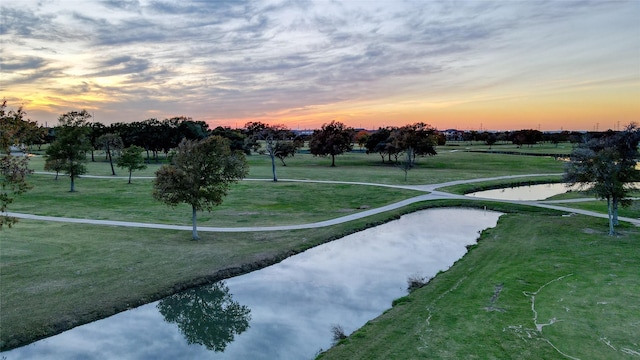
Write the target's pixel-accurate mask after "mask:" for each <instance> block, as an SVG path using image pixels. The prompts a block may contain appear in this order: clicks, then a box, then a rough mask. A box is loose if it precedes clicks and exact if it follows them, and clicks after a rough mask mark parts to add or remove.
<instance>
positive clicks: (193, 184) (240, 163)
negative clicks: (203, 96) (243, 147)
mask: <svg viewBox="0 0 640 360" xmlns="http://www.w3.org/2000/svg"><path fill="white" fill-rule="evenodd" d="M247 173H248V165H247V161H246V158H245V155H244V153H242V152H241V151H232V150H231V149H230V147H229V140H227V139H225V138H223V137H220V136H210V137H208V138H206V139H203V140H187V139H184V140H182V142H181V143H180V144H179V145H178V148H177V149H176V152H175V154H174V155H173V157H172V159H171V164H169V165H163V166H162V167H161V168H160V169H158V171H156V179H155V181H154V184H153V197H154V198H156V199H157V200H160V201H162V202H164V203H166V204H167V205H169V206H176V205H178V204H180V203H186V204H189V205H191V210H192V212H191V219H192V224H193V239H194V240H198V239H199V237H198V231H197V216H196V215H197V211H198V210H203V209H206V210H207V211H211V210H213V207H214V206H217V205H220V204H221V203H222V199H223V197H224V196H225V195H226V194H227V192H228V191H229V188H230V186H231V184H232V183H235V182H237V181H238V180H240V179H242V178H244V177H245V176H246V175H247Z"/></svg>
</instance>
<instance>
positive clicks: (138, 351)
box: [2, 209, 500, 360]
mask: <svg viewBox="0 0 640 360" xmlns="http://www.w3.org/2000/svg"><path fill="white" fill-rule="evenodd" d="M499 216H500V214H499V213H495V212H489V211H481V210H472V209H431V210H425V211H421V212H417V213H412V214H408V215H405V216H403V217H402V218H401V219H399V220H396V221H393V222H390V223H387V224H384V225H381V226H378V227H376V228H372V229H368V230H365V231H361V232H359V233H356V234H352V235H349V236H347V237H345V238H342V239H340V240H338V241H334V242H332V243H329V244H325V245H322V246H319V247H316V248H313V249H310V250H308V251H306V252H304V253H302V254H298V255H296V256H294V257H292V258H289V259H286V260H284V261H282V262H281V263H279V264H276V265H273V266H270V267H268V268H265V269H263V270H260V271H255V272H253V273H250V274H246V275H242V276H238V277H235V278H232V279H228V280H227V281H225V283H226V285H227V286H228V288H229V292H230V294H229V295H230V301H233V302H236V303H237V304H239V305H240V306H246V307H248V308H249V309H250V310H251V312H250V314H249V317H250V321H249V328H248V329H247V330H246V331H243V332H241V333H240V334H236V335H235V337H234V340H233V341H232V342H230V343H228V344H226V347H225V350H224V352H214V351H209V350H207V349H206V347H205V346H202V345H197V344H196V345H189V344H188V343H187V340H186V339H185V334H183V333H182V332H181V331H180V330H179V329H178V327H177V326H176V324H174V323H169V322H167V321H165V318H164V317H163V315H162V314H160V312H159V311H158V302H154V303H151V304H147V305H144V306H141V307H139V308H136V309H133V310H130V311H126V312H123V313H120V314H117V315H114V316H111V317H109V318H107V319H103V320H99V321H96V322H93V323H91V324H87V325H83V326H80V327H77V328H75V329H72V330H69V331H67V332H64V333H62V334H60V335H57V336H53V337H51V338H48V339H44V340H41V341H38V342H35V343H33V344H31V345H28V346H25V347H22V348H19V349H14V350H12V351H9V352H5V353H2V356H5V357H6V359H7V360H14V359H33V358H39V359H151V358H153V359H196V358H198V359H205V358H206V359H296V360H298V359H311V358H313V357H314V355H315V354H316V353H317V352H318V351H320V350H321V349H327V348H329V347H330V346H331V343H332V339H331V336H332V334H331V327H332V326H333V325H341V326H342V327H343V329H344V330H345V332H346V333H347V334H348V333H351V332H352V331H354V330H356V329H357V328H359V327H361V326H362V325H364V324H365V323H366V322H367V321H368V320H370V319H373V318H375V317H376V316H378V315H380V314H381V313H382V312H383V311H384V310H386V309H388V308H389V307H391V301H392V300H393V299H396V298H398V297H401V296H404V295H405V294H406V291H407V290H406V288H407V279H408V277H409V276H411V275H420V276H424V277H432V276H433V275H435V274H436V273H437V272H438V271H440V270H444V269H447V268H448V267H450V266H451V265H452V264H453V263H454V262H455V261H456V260H457V259H459V258H460V257H462V256H463V255H464V253H465V252H466V248H465V246H466V245H469V244H473V243H475V241H476V239H477V237H478V233H479V231H481V230H483V229H485V228H487V227H493V226H495V225H496V222H497V220H498V217H499Z"/></svg>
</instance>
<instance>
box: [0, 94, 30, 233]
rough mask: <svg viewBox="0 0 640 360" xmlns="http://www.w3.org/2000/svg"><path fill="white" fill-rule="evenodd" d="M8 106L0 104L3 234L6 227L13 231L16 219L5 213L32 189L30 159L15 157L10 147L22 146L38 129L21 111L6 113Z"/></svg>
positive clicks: (22, 155)
mask: <svg viewBox="0 0 640 360" xmlns="http://www.w3.org/2000/svg"><path fill="white" fill-rule="evenodd" d="M6 107H7V102H6V101H2V104H0V151H1V152H2V154H0V230H1V229H2V227H3V226H8V227H11V225H13V224H15V223H16V221H17V219H16V218H14V217H11V216H7V215H6V214H5V212H6V211H7V207H8V206H9V204H11V203H12V202H13V200H14V199H15V196H16V195H19V194H21V193H23V192H25V191H27V190H28V189H29V188H30V187H31V186H30V185H29V183H27V179H26V177H27V175H28V174H30V173H31V172H32V170H30V169H29V157H28V156H26V154H21V155H13V154H12V153H11V147H12V146H13V145H21V144H23V143H24V141H26V139H27V138H28V137H29V136H30V134H31V133H32V131H33V129H37V125H36V124H35V122H32V121H29V120H27V119H25V116H26V113H25V112H24V111H23V110H22V108H18V110H9V111H6Z"/></svg>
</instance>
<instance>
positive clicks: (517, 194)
mask: <svg viewBox="0 0 640 360" xmlns="http://www.w3.org/2000/svg"><path fill="white" fill-rule="evenodd" d="M571 189H578V188H577V187H575V188H567V185H566V184H564V183H556V184H537V185H529V186H516V187H510V188H501V189H492V190H485V191H478V192H474V193H470V194H466V195H467V196H473V197H479V198H484V199H497V200H519V201H536V200H544V199H547V198H550V197H552V196H555V195H560V194H564V193H566V192H567V191H568V190H571Z"/></svg>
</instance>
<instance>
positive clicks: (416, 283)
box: [407, 275, 429, 293]
mask: <svg viewBox="0 0 640 360" xmlns="http://www.w3.org/2000/svg"><path fill="white" fill-rule="evenodd" d="M428 282H429V279H427V278H426V277H424V276H420V275H411V276H409V278H408V279H407V291H408V292H409V293H412V292H413V291H414V290H416V289H419V288H421V287H423V286H425V285H426V284H427V283H428Z"/></svg>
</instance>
